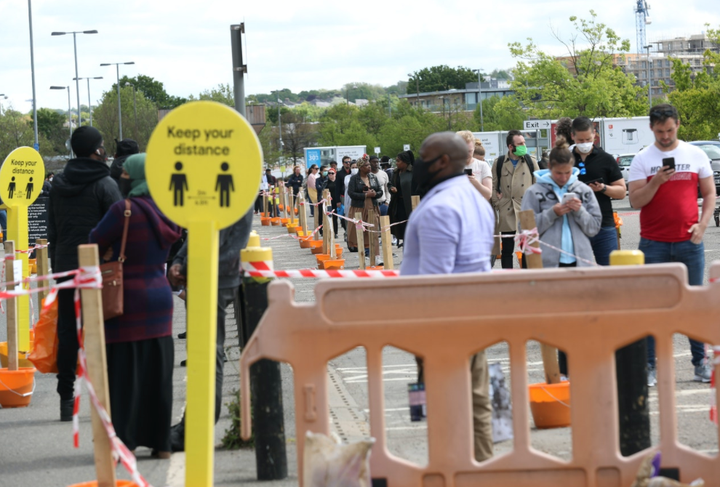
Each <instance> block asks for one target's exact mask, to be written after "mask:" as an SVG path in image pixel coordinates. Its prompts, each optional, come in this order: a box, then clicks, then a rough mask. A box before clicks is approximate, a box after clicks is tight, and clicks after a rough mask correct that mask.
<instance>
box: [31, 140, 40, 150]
mask: <svg viewBox="0 0 720 487" xmlns="http://www.w3.org/2000/svg"><path fill="white" fill-rule="evenodd" d="M33 149H35V150H37V151H39V150H40V144H38V143H37V142H35V143H34V144H33Z"/></svg>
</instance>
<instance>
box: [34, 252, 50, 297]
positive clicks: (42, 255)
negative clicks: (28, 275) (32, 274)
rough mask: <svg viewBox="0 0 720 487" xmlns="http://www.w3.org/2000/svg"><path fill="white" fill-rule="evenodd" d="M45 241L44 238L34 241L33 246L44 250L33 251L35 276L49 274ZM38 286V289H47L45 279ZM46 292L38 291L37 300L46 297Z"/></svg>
mask: <svg viewBox="0 0 720 487" xmlns="http://www.w3.org/2000/svg"><path fill="white" fill-rule="evenodd" d="M47 243H48V241H47V239H45V238H39V239H37V240H35V245H38V246H40V247H43V246H45V247H44V248H40V249H37V250H36V251H35V257H36V258H37V275H38V276H47V275H48V274H50V263H49V261H48V249H47ZM38 286H40V287H47V286H48V281H47V280H46V279H43V280H41V281H40V282H39V283H38ZM47 294H48V292H47V291H40V295H39V299H40V301H42V300H43V299H45V297H46V296H47Z"/></svg>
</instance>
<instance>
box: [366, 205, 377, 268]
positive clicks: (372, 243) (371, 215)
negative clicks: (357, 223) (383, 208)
mask: <svg viewBox="0 0 720 487" xmlns="http://www.w3.org/2000/svg"><path fill="white" fill-rule="evenodd" d="M368 223H371V224H373V225H375V224H376V223H377V219H376V218H375V210H368ZM371 230H374V231H377V230H378V228H377V225H375V226H373V227H372V228H371ZM376 235H377V234H376V233H370V232H368V236H367V237H368V239H369V242H368V249H369V252H370V266H371V267H374V266H375V256H376V255H377V252H378V249H377V248H376V246H377V243H378V241H377V237H376Z"/></svg>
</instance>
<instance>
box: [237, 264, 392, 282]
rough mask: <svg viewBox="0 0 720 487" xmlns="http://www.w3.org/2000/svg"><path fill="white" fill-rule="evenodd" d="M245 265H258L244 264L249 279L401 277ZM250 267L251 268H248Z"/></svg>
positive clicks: (385, 272) (388, 272)
mask: <svg viewBox="0 0 720 487" xmlns="http://www.w3.org/2000/svg"><path fill="white" fill-rule="evenodd" d="M245 264H256V262H252V263H250V262H243V270H244V271H245V274H246V275H248V276H249V277H289V278H310V279H317V278H324V277H332V278H351V279H359V278H370V279H383V278H386V277H398V276H400V271H398V270H378V271H372V270H370V271H368V270H342V271H340V270H327V271H321V270H315V269H299V270H291V271H274V270H272V269H268V270H259V269H250V268H245ZM248 267H249V266H248Z"/></svg>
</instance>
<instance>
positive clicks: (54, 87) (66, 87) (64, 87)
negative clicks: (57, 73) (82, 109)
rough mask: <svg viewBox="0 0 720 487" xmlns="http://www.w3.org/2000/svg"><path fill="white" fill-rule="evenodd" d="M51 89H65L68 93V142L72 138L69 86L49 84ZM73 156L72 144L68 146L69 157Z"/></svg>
mask: <svg viewBox="0 0 720 487" xmlns="http://www.w3.org/2000/svg"><path fill="white" fill-rule="evenodd" d="M50 89H51V90H67V94H68V127H69V128H70V138H69V139H68V142H69V141H70V139H71V138H72V116H71V115H70V87H69V86H51V87H50ZM72 156H73V151H72V146H70V157H72Z"/></svg>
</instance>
